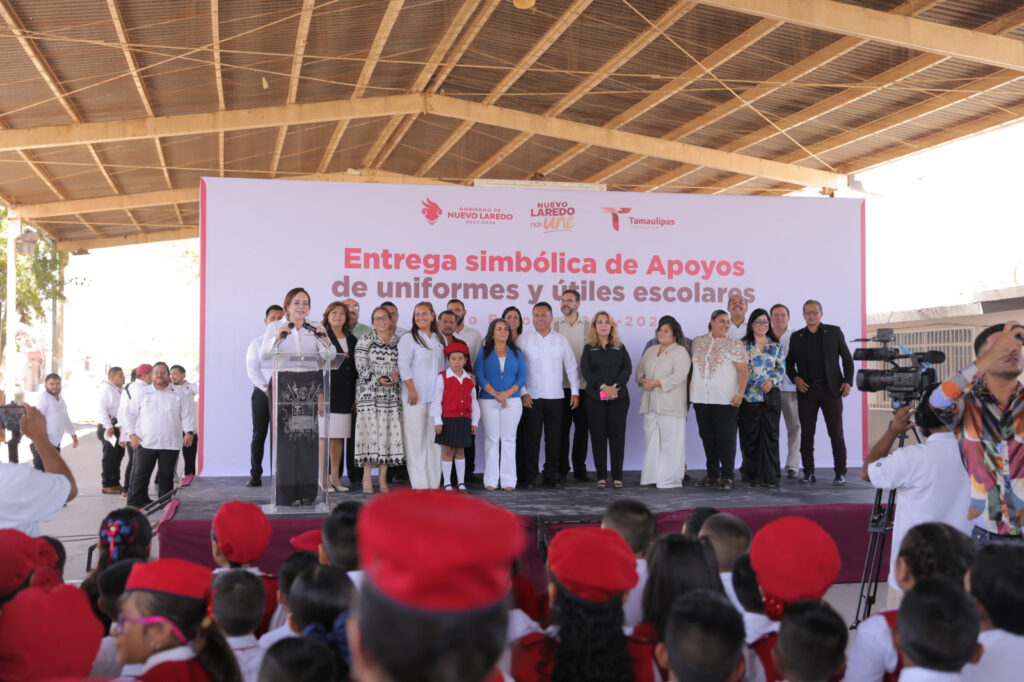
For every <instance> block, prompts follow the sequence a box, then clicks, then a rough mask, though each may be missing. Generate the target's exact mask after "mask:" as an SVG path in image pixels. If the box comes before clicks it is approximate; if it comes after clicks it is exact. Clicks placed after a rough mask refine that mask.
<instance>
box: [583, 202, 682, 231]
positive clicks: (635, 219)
mask: <svg viewBox="0 0 1024 682" xmlns="http://www.w3.org/2000/svg"><path fill="white" fill-rule="evenodd" d="M601 210H602V211H604V212H605V213H611V214H612V229H613V230H615V231H616V232H618V231H619V216H626V214H627V213H630V212H631V211H632V210H633V209H632V208H613V207H611V206H602V207H601ZM675 224H676V221H675V219H674V218H662V217H658V216H656V217H653V218H649V217H640V216H635V215H630V216H626V225H628V226H629V227H632V228H634V229H653V230H657V229H660V228H662V227H668V226H672V225H675Z"/></svg>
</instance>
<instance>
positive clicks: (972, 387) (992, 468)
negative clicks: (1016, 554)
mask: <svg viewBox="0 0 1024 682" xmlns="http://www.w3.org/2000/svg"><path fill="white" fill-rule="evenodd" d="M1022 342H1024V327H1021V325H1020V323H1019V322H1016V321H1011V322H1007V323H1006V324H1005V325H1003V324H995V325H992V326H991V327H988V328H987V329H985V330H984V331H982V332H981V333H980V334H978V336H977V338H975V339H974V354H975V356H976V359H975V360H974V364H971V365H968V366H967V367H965V368H964V369H962V370H960V371H959V372H956V373H954V374H952V375H950V377H949V378H948V379H946V381H945V382H943V384H942V385H941V386H940V387H939V390H937V391H932V394H931V397H929V399H928V404H929V405H931V406H932V409H933V410H935V412H936V413H937V414H938V415H939V419H941V420H942V422H943V423H944V424H946V426H948V427H949V428H950V430H951V431H952V432H953V433H954V434H955V435H956V439H957V440H958V441H959V442H960V454H961V455H962V456H963V460H964V465H965V466H966V467H967V473H968V475H970V477H971V506H970V509H969V511H968V513H967V518H969V519H972V520H973V521H974V529H973V530H972V532H971V537H972V538H973V539H974V541H975V543H977V544H978V545H987V544H989V543H990V542H993V541H1000V540H1017V541H1020V540H1021V539H1022V536H1021V526H1022V525H1024V509H1022V508H1021V505H1020V498H1021V488H1022V487H1024V473H1022V472H1024V466H1022V464H1024V385H1022V384H1021V382H1020V380H1019V379H1018V377H1019V376H1020V373H1021V371H1024V353H1022V349H1021V344H1022Z"/></svg>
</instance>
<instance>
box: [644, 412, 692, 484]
mask: <svg viewBox="0 0 1024 682" xmlns="http://www.w3.org/2000/svg"><path fill="white" fill-rule="evenodd" d="M644 446H645V451H644V464H643V468H642V469H641V470H640V485H651V484H652V483H653V484H654V485H656V486H657V487H659V488H680V487H682V485H683V476H684V475H685V474H686V417H672V416H669V415H665V414H655V413H653V412H648V413H646V414H645V415H644Z"/></svg>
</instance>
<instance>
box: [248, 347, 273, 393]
mask: <svg viewBox="0 0 1024 682" xmlns="http://www.w3.org/2000/svg"><path fill="white" fill-rule="evenodd" d="M262 344H263V334H260V335H259V336H257V337H256V338H255V339H253V340H252V341H250V342H249V347H248V348H246V349H245V374H246V376H248V377H249V381H251V382H252V385H253V386H255V387H256V388H258V389H259V390H261V391H265V390H267V386H269V385H270V379H271V378H272V377H273V376H274V363H273V362H271V361H270V360H264V359H263V358H262V357H260V346H261V345H262Z"/></svg>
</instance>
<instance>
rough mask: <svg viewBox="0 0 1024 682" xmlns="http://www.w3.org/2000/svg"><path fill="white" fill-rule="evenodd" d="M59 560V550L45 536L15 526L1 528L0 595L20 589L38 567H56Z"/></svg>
mask: <svg viewBox="0 0 1024 682" xmlns="http://www.w3.org/2000/svg"><path fill="white" fill-rule="evenodd" d="M57 562H58V559H57V551H56V550H55V549H54V548H53V545H51V544H50V543H49V542H47V541H46V540H44V539H43V538H33V537H29V536H28V535H25V534H24V533H22V532H21V531H20V530H14V529H13V528H4V529H3V530H0V597H2V596H6V595H8V594H10V593H11V592H14V591H15V590H16V589H18V588H19V587H20V586H21V584H22V583H24V582H25V580H26V579H27V578H28V577H29V576H30V575H32V573H33V571H35V569H36V568H38V567H40V566H46V567H48V568H51V569H56V567H57ZM56 582H60V581H59V580H57V581H56Z"/></svg>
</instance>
